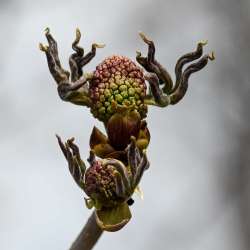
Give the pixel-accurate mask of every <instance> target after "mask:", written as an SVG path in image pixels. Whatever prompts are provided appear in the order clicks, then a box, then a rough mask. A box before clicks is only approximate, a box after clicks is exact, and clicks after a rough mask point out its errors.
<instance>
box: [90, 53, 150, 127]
mask: <svg viewBox="0 0 250 250" xmlns="http://www.w3.org/2000/svg"><path fill="white" fill-rule="evenodd" d="M146 88H147V87H146V84H145V79H144V77H143V71H142V69H141V68H139V67H138V66H137V65H136V64H135V63H134V62H132V61H131V60H130V59H129V58H127V57H124V56H111V57H108V58H106V59H105V60H104V61H103V62H102V63H100V64H99V65H98V66H97V67H96V70H95V71H94V74H93V79H92V80H91V82H90V86H89V91H90V98H91V99H92V101H93V105H92V108H91V112H92V113H93V115H94V116H95V117H96V118H98V119H99V120H101V121H104V122H106V121H107V120H108V119H109V118H110V117H111V116H112V115H113V114H114V113H115V110H114V107H113V106H112V102H115V103H117V104H118V105H121V106H133V107H134V109H136V110H137V111H138V112H139V113H140V115H141V117H142V118H144V117H145V116H146V113H147V106H146V105H145V104H144V103H143V99H144V97H145V95H146Z"/></svg>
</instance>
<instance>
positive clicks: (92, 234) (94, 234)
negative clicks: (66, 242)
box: [69, 211, 103, 250]
mask: <svg viewBox="0 0 250 250" xmlns="http://www.w3.org/2000/svg"><path fill="white" fill-rule="evenodd" d="M102 233H103V230H102V229H101V228H100V227H99V226H98V225H97V224H96V219H95V211H94V212H93V213H92V214H91V216H90V217H89V219H88V221H87V223H86V224H85V226H84V227H83V229H82V231H81V232H80V234H79V235H78V236H77V238H76V240H75V241H74V242H73V244H72V245H71V247H70V249H69V250H91V249H93V247H94V245H95V244H96V242H97V241H98V239H99V238H100V237H101V235H102Z"/></svg>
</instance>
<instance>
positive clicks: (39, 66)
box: [0, 0, 250, 250]
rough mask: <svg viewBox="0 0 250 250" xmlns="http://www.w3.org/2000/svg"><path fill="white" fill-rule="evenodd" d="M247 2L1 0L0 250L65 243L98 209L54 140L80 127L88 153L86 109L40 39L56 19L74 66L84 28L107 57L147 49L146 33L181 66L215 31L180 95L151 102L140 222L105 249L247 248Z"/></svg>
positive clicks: (54, 28) (64, 55)
mask: <svg viewBox="0 0 250 250" xmlns="http://www.w3.org/2000/svg"><path fill="white" fill-rule="evenodd" d="M249 14H250V1H248V0H238V1H235V0H210V1H206V0H199V1H198V0H197V1H195V0H190V1H184V0H183V1H181V0H175V1H170V0H154V1H153V0H136V1H128V0H127V1H115V0H107V1H96V0H92V1H86V0H82V1H71V2H70V1H62V0H61V1H59V0H56V1H49V0H43V1H32V0H22V1H18V0H0V27H1V41H0V55H1V60H0V73H1V90H0V110H1V123H0V127H1V130H0V137H1V142H0V152H1V153H0V249H1V250H29V249H32V250H34V249H36V250H44V249H53V250H61V249H67V248H68V247H69V246H70V244H71V242H72V241H73V240H74V239H75V237H76V236H77V234H78V233H79V231H80V229H81V228H82V226H83V224H84V223H85V221H86V219H87V218H88V216H89V214H90V211H89V210H87V209H86V208H85V206H84V200H83V197H84V194H83V193H82V192H81V190H80V189H78V187H77V186H76V185H75V183H74V182H73V181H72V179H71V176H70V175H69V173H68V170H67V165H66V162H65V160H64V158H63V155H62V154H61V152H60V150H59V148H58V146H57V142H56V139H55V136H54V135H55V133H58V134H59V135H61V136H62V137H63V138H64V139H65V138H68V137H71V136H75V137H76V141H77V143H78V144H79V145H80V147H81V152H82V157H83V158H86V157H87V152H88V139H89V134H90V132H91V130H92V127H93V125H97V126H98V127H99V128H102V129H103V127H102V125H101V123H98V122H97V121H96V120H94V119H93V118H92V117H91V115H90V114H89V111H88V110H87V109H86V108H82V107H77V106H74V105H71V104H69V103H63V102H62V101H61V100H60V99H59V97H58V96H57V91H56V85H55V83H54V81H53V79H52V77H51V76H50V74H49V71H48V67H47V63H46V59H45V56H44V54H42V53H41V52H40V51H39V50H38V43H39V42H45V38H44V33H43V31H44V28H45V27H47V26H49V27H50V28H51V32H52V33H53V35H54V36H55V37H56V39H57V41H58V43H59V50H60V51H59V52H60V56H61V60H62V62H63V65H64V67H65V68H67V67H68V56H69V55H70V53H71V43H72V41H73V39H74V35H75V28H76V27H79V28H80V29H81V31H82V33H83V39H82V41H81V44H82V45H83V46H84V47H85V49H86V50H89V48H90V45H91V43H92V42H94V41H95V42H104V43H106V45H107V46H106V48H105V49H102V50H98V53H97V56H96V58H95V59H94V60H93V61H92V62H91V63H90V64H89V65H88V66H87V67H86V71H92V70H93V69H94V68H95V66H96V65H97V64H98V63H99V62H100V61H101V60H102V59H103V58H105V57H106V56H108V55H111V54H121V55H126V56H129V57H131V58H133V59H134V58H135V51H136V50H138V49H139V50H141V51H142V52H144V53H146V46H145V44H143V42H142V41H141V40H140V39H139V37H138V31H140V30H142V31H144V32H145V33H146V34H148V36H149V37H151V38H152V39H153V40H154V41H155V43H156V46H157V58H158V60H159V61H160V62H161V63H162V64H163V65H165V66H166V67H167V69H168V70H169V71H170V72H171V74H172V75H173V73H174V66H175V63H176V60H177V59H178V57H179V56H181V55H182V54H184V53H186V52H189V51H191V50H193V49H194V48H195V46H196V43H197V41H199V40H201V39H208V41H209V44H208V46H207V47H206V48H205V50H206V51H207V52H210V51H211V50H214V51H215V52H216V61H214V62H210V63H209V64H208V65H207V67H206V68H205V69H204V70H203V71H202V72H199V73H197V74H195V75H193V76H192V77H191V79H190V87H189V89H188V93H187V95H186V96H185V98H184V99H183V101H182V102H181V103H179V104H178V105H176V106H172V107H168V108H165V109H157V108H150V111H149V115H148V123H149V128H150V131H151V136H152V140H151V144H150V147H149V149H148V155H149V159H150V161H151V169H150V170H149V171H148V172H147V173H146V174H145V176H144V178H143V180H142V183H141V188H142V189H143V191H144V200H140V198H139V197H138V198H137V197H135V199H136V202H135V205H134V206H133V207H132V210H133V219H132V220H131V222H130V223H129V224H128V225H127V226H126V227H125V228H124V229H123V230H121V231H119V232H117V233H105V234H104V235H103V237H102V238H101V240H100V241H99V243H98V245H97V246H96V248H95V249H96V250H101V249H108V250H113V249H119V250H125V249H131V250H135V249H136V250H142V249H143V250H147V249H149V250H151V249H158V250H201V249H202V250H224V249H225V250H249V249H250V216H249V209H250V197H249V194H250V193H249V190H250V182H249V161H250V154H249V150H250V116H249V107H250V82H249V80H250V74H249V70H250V69H249V59H250V42H249V41H250V32H249V26H250V15H249Z"/></svg>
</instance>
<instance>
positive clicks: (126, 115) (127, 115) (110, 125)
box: [106, 110, 141, 150]
mask: <svg viewBox="0 0 250 250" xmlns="http://www.w3.org/2000/svg"><path fill="white" fill-rule="evenodd" d="M140 127H141V116H140V114H139V113H138V112H137V111H136V110H132V111H131V110H126V111H124V112H121V113H115V114H114V115H112V116H111V118H110V119H109V120H108V122H107V125H106V129H107V134H108V138H109V141H110V144H111V145H112V147H114V148H115V149H116V150H124V149H125V148H126V147H127V145H128V144H129V143H130V138H131V136H134V137H135V138H137V137H138V135H139V132H140Z"/></svg>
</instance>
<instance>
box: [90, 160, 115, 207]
mask: <svg viewBox="0 0 250 250" xmlns="http://www.w3.org/2000/svg"><path fill="white" fill-rule="evenodd" d="M116 174H117V170H116V169H115V168H114V167H113V166H112V165H109V164H108V165H105V164H103V160H97V161H95V162H93V164H92V165H91V167H90V168H88V169H87V171H86V173H85V187H86V188H85V192H86V194H87V195H88V196H89V197H90V198H91V199H92V200H93V201H95V204H97V206H98V205H102V206H104V207H112V206H114V205H116V204H117V201H118V200H119V198H118V197H117V195H116V183H115V176H116Z"/></svg>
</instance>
